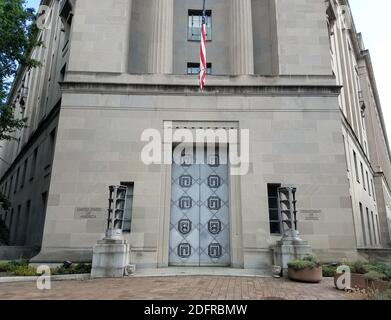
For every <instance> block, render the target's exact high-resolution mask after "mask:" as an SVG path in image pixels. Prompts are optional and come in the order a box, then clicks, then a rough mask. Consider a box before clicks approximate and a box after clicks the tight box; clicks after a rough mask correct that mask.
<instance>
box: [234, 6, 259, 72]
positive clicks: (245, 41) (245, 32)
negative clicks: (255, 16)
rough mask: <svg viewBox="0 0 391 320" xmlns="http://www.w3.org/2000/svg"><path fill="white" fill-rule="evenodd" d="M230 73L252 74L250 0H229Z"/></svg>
mask: <svg viewBox="0 0 391 320" xmlns="http://www.w3.org/2000/svg"><path fill="white" fill-rule="evenodd" d="M231 28H232V36H231V66H232V69H231V70H232V74H234V75H240V74H254V43H253V23H252V11H251V0H231Z"/></svg>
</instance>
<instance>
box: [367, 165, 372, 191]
mask: <svg viewBox="0 0 391 320" xmlns="http://www.w3.org/2000/svg"><path fill="white" fill-rule="evenodd" d="M366 175H367V184H368V192H369V195H370V196H372V193H371V185H370V183H369V176H368V171H367V172H366Z"/></svg>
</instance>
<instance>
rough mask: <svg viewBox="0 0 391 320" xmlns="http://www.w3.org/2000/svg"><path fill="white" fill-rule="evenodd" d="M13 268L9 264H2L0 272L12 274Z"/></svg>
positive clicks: (0, 263)
mask: <svg viewBox="0 0 391 320" xmlns="http://www.w3.org/2000/svg"><path fill="white" fill-rule="evenodd" d="M10 271H12V266H11V265H10V264H9V263H8V262H0V272H10Z"/></svg>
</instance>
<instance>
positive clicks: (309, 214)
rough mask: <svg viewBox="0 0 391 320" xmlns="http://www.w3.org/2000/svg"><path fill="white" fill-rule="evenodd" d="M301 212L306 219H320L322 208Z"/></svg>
mask: <svg viewBox="0 0 391 320" xmlns="http://www.w3.org/2000/svg"><path fill="white" fill-rule="evenodd" d="M300 213H301V214H303V215H304V220H306V221H319V220H320V217H321V214H322V210H300Z"/></svg>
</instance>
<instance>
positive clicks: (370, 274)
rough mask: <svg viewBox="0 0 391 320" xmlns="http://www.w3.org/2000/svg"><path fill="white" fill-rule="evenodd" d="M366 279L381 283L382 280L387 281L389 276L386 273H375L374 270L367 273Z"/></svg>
mask: <svg viewBox="0 0 391 320" xmlns="http://www.w3.org/2000/svg"><path fill="white" fill-rule="evenodd" d="M364 277H365V278H366V279H367V280H371V281H380V280H386V279H387V276H386V275H385V274H384V273H380V272H377V271H373V270H372V271H369V272H368V273H366V274H365V275H364Z"/></svg>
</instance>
